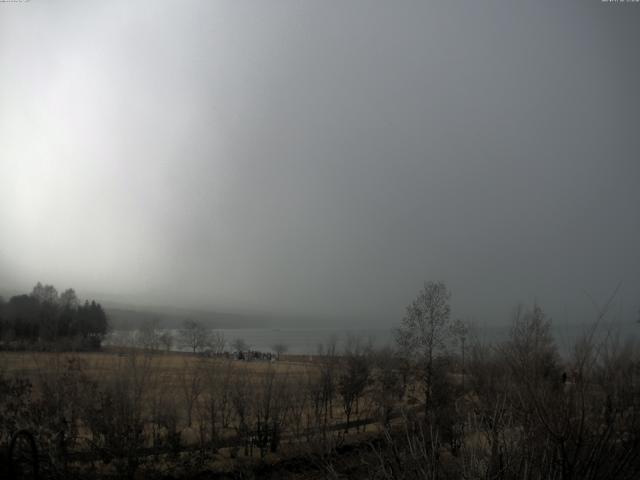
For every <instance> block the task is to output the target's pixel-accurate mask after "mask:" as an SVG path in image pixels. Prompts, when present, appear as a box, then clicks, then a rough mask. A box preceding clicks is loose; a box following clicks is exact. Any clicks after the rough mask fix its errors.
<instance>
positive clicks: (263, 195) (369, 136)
mask: <svg viewBox="0 0 640 480" xmlns="http://www.w3.org/2000/svg"><path fill="white" fill-rule="evenodd" d="M639 45H640V4H609V3H602V2H601V1H600V0H573V1H570V0H529V1H518V2H514V1H507V0H482V1H480V0H468V1H463V0H457V1H437V2H436V1H433V2H431V1H398V2H389V1H354V0H350V1H319V0H317V1H300V0H296V1H293V0H292V1H285V0H275V1H268V2H267V1H258V0H255V1H238V0H232V1H228V2H223V1H179V2H178V1H161V0H153V1H136V2H130V1H116V0H109V1H83V2H77V1H68V2H66V1H48V0H47V1H45V0H31V1H30V2H28V3H0V287H2V288H5V289H10V290H24V289H28V288H30V287H31V286H32V285H33V284H34V283H35V282H36V281H38V280H40V281H42V282H47V283H53V284H55V285H56V286H58V287H59V288H60V289H62V288H65V287H68V286H73V287H75V288H76V290H78V291H79V293H80V294H81V295H82V294H83V293H86V292H90V293H91V294H94V295H96V294H97V295H104V297H105V298H109V299H116V300H121V301H126V302H129V303H134V304H135V303H138V304H158V305H180V306H186V305H192V306H198V307H206V308H213V309H217V310H226V311H229V310H236V309H237V310H245V311H255V312H270V313H286V314H308V315H313V316H319V317H327V318H333V319H335V318H343V319H346V320H349V321H353V322H358V321H367V320H371V321H372V322H376V323H378V324H387V323H388V324H393V323H395V322H397V321H398V320H399V319H400V318H401V317H402V315H403V313H404V308H405V306H406V304H407V303H408V302H410V301H411V300H412V298H414V297H415V295H416V294H417V292H418V290H419V289H420V288H421V286H422V283H423V281H425V280H443V281H445V282H446V283H447V284H448V285H449V287H450V288H451V290H452V292H453V299H452V303H453V313H454V315H455V316H461V317H465V318H469V317H474V318H476V319H480V320H481V321H486V322H493V323H501V322H504V321H506V318H507V314H508V312H509V310H510V309H511V308H512V307H513V306H514V305H515V304H516V303H517V302H518V301H525V302H531V301H533V300H534V299H537V300H538V301H539V302H540V303H541V304H542V306H543V307H546V309H547V310H548V311H549V312H550V313H551V314H552V316H554V317H555V318H560V319H562V320H567V319H569V320H579V319H580V318H582V316H583V315H585V312H589V308H591V307H590V305H589V301H588V299H587V297H586V295H585V293H584V292H588V293H589V294H591V295H593V296H594V297H595V298H596V299H598V300H601V301H602V300H604V299H605V297H606V296H607V295H608V294H609V293H610V292H611V291H612V290H613V289H614V288H615V286H616V285H617V284H618V282H622V287H621V290H620V295H619V297H618V300H617V303H616V312H618V313H622V315H623V316H626V317H629V318H633V317H635V315H636V314H635V312H636V311H637V309H638V308H639V307H640V158H639V153H640V116H639V115H640V54H639V52H638V46H639Z"/></svg>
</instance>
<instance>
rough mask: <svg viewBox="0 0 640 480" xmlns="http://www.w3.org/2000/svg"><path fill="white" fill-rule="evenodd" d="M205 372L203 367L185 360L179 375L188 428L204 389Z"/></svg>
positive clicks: (187, 359)
mask: <svg viewBox="0 0 640 480" xmlns="http://www.w3.org/2000/svg"><path fill="white" fill-rule="evenodd" d="M203 374H204V372H203V368H202V365H201V364H200V363H199V362H198V363H193V362H192V361H190V359H189V358H186V357H185V358H184V359H183V364H182V370H181V372H180V375H179V384H180V389H181V391H182V395H183V398H184V405H185V410H186V413H187V426H189V427H190V426H191V425H192V420H193V409H194V406H195V405H196V403H197V401H198V398H199V397H200V395H201V394H202V391H203V388H204V385H203V384H204V375H203Z"/></svg>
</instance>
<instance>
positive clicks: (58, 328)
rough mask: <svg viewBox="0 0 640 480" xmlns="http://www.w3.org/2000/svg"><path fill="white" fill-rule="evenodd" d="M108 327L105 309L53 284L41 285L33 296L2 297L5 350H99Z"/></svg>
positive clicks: (0, 337)
mask: <svg viewBox="0 0 640 480" xmlns="http://www.w3.org/2000/svg"><path fill="white" fill-rule="evenodd" d="M108 328H109V321H108V318H107V315H106V313H105V311H104V309H103V308H102V306H101V305H100V304H99V303H97V302H96V301H95V300H91V301H88V300H86V301H85V302H84V303H82V302H81V301H80V300H79V299H78V296H77V295H76V292H75V291H74V290H73V289H72V288H68V289H66V290H65V291H63V292H62V293H60V294H59V293H58V291H57V289H56V288H55V287H54V286H53V285H43V284H42V283H40V282H38V283H37V284H36V285H35V286H34V287H33V290H32V291H31V293H29V294H22V295H15V296H13V297H11V298H10V299H9V301H7V302H5V301H4V300H3V299H2V298H1V297H0V345H1V346H2V347H4V348H30V347H33V346H34V345H36V344H39V345H40V346H42V347H43V348H44V347H47V346H54V345H55V346H57V347H68V348H70V349H81V350H86V349H97V348H100V344H101V342H102V339H103V338H104V335H105V334H106V333H107V331H108Z"/></svg>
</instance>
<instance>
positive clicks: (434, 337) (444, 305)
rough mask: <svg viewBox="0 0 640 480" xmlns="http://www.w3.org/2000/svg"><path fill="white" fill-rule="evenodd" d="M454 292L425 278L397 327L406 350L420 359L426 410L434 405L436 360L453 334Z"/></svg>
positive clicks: (398, 339) (397, 333) (399, 343)
mask: <svg viewBox="0 0 640 480" xmlns="http://www.w3.org/2000/svg"><path fill="white" fill-rule="evenodd" d="M450 298H451V293H450V292H449V290H447V287H446V285H445V284H444V283H442V282H426V283H425V284H424V288H423V289H422V290H421V291H420V293H419V294H418V297H417V298H416V299H415V300H414V301H413V302H412V303H411V305H409V306H408V307H407V313H406V316H405V317H404V319H403V320H402V323H401V326H400V327H399V328H398V330H397V331H396V341H397V343H398V345H399V346H400V348H401V350H402V351H403V353H404V354H405V355H407V356H409V357H411V358H414V359H415V360H416V361H417V365H418V368H419V371H420V376H421V381H422V384H423V389H424V395H425V413H429V410H430V408H431V398H432V394H433V392H432V386H433V375H434V360H435V359H436V357H437V356H438V355H439V354H440V353H442V352H443V351H444V350H445V348H446V341H447V340H448V339H449V338H450V335H451V332H450V328H449V327H450V325H449V321H450V319H449V317H450V313H451V307H450V306H449V299H450Z"/></svg>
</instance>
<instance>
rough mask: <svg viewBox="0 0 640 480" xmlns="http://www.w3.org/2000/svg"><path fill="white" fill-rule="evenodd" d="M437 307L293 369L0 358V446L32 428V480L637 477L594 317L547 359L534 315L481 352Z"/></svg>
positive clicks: (630, 355) (612, 350)
mask: <svg viewBox="0 0 640 480" xmlns="http://www.w3.org/2000/svg"><path fill="white" fill-rule="evenodd" d="M449 297H450V294H449V292H448V290H447V288H446V287H445V286H444V285H443V284H441V283H427V284H426V285H425V287H424V289H423V290H422V291H421V292H420V294H419V295H418V297H417V299H416V300H415V302H413V303H412V304H411V305H410V306H409V308H408V309H407V314H406V316H405V318H404V319H403V321H402V323H401V324H400V326H399V328H398V330H397V345H396V347H395V348H388V349H383V350H374V349H372V348H371V346H370V345H368V344H366V343H364V342H361V341H359V340H358V339H355V338H349V339H346V340H345V341H344V342H343V344H342V348H340V349H338V347H337V343H336V342H335V341H330V342H328V343H327V344H325V345H323V347H322V348H321V349H319V352H318V355H316V356H314V357H313V359H312V361H305V362H302V359H298V358H295V357H292V356H290V357H284V359H283V360H281V361H278V362H249V361H241V360H234V359H232V358H224V357H214V358H212V357H206V356H202V355H196V354H193V353H192V354H178V353H175V352H167V351H164V352H163V351H162V350H153V349H128V350H127V351H122V352H120V353H99V354H98V353H94V354H62V353H41V354H38V355H35V354H32V358H30V359H25V357H26V356H27V355H29V354H27V353H5V354H4V356H3V357H0V358H2V359H3V361H4V367H5V371H4V373H3V374H2V375H1V376H0V409H1V411H2V415H1V416H0V448H2V446H3V445H7V443H8V442H9V438H10V437H9V436H10V435H11V433H12V432H16V431H19V430H21V429H24V430H27V431H29V432H32V433H33V435H34V438H35V441H36V444H37V445H38V449H39V454H38V456H39V475H40V476H41V477H43V478H44V477H47V478H163V479H170V478H203V479H204V478H220V479H222V478H225V479H227V478H228V479H230V478H238V479H240V478H273V479H276V478H278V479H279V478H318V479H320V478H336V479H338V478H356V479H366V478H371V479H514V480H515V479H532V480H533V479H563V480H565V479H581V480H582V479H636V478H640V352H639V351H638V348H637V345H635V344H633V343H630V342H626V343H625V342H622V341H620V340H619V339H618V338H616V336H615V335H614V334H612V333H611V334H609V335H604V336H603V335H597V334H596V333H597V331H598V329H601V328H602V323H603V319H604V317H605V315H606V309H607V307H606V306H605V307H604V308H603V309H602V310H601V311H599V312H598V314H597V318H596V321H595V322H594V325H593V329H592V330H591V331H590V332H589V333H588V334H587V335H585V336H584V338H582V339H580V340H578V341H577V342H576V344H575V346H574V349H573V351H572V352H571V354H570V355H569V356H568V357H566V358H561V357H560V355H559V354H558V351H557V349H556V346H555V343H554V340H553V338H552V336H551V333H550V320H549V319H547V318H546V316H545V314H544V312H543V311H542V309H541V308H540V307H539V306H535V305H534V306H533V307H531V308H524V307H521V308H518V309H516V311H515V313H514V318H513V326H512V329H511V333H510V337H509V339H508V340H507V341H505V342H503V343H501V344H497V345H487V344H482V343H481V342H479V341H478V340H477V339H475V337H474V335H473V334H472V333H470V332H469V329H468V327H467V326H466V325H465V324H464V323H462V322H453V321H451V318H450V309H449ZM596 339H598V340H596ZM193 351H194V352H195V351H196V349H195V348H194V349H193ZM339 351H340V354H338V352H339ZM27 360H29V361H27ZM0 365H3V364H2V363H0ZM1 461H2V460H1V457H0V462H1Z"/></svg>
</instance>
